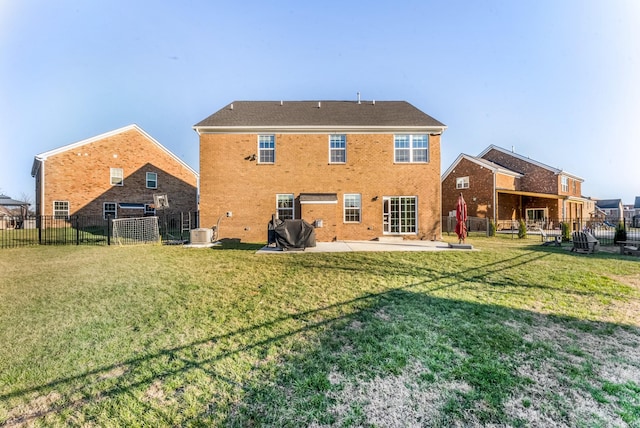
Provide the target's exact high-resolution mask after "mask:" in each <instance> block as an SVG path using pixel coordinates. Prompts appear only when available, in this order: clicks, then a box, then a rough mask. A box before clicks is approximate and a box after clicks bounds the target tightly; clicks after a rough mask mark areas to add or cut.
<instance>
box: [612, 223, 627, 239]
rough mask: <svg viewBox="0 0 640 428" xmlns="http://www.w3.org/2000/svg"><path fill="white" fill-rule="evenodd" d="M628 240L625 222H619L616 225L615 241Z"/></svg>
mask: <svg viewBox="0 0 640 428" xmlns="http://www.w3.org/2000/svg"><path fill="white" fill-rule="evenodd" d="M626 240H627V231H626V230H625V228H624V222H619V223H618V225H617V226H616V234H615V235H614V237H613V243H614V244H617V243H618V242H620V241H626Z"/></svg>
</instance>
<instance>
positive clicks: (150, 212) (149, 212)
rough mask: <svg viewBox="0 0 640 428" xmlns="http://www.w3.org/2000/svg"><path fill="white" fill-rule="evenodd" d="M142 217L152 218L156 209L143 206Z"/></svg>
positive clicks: (148, 205)
mask: <svg viewBox="0 0 640 428" xmlns="http://www.w3.org/2000/svg"><path fill="white" fill-rule="evenodd" d="M144 215H145V216H154V215H156V209H155V207H154V206H153V205H151V204H144Z"/></svg>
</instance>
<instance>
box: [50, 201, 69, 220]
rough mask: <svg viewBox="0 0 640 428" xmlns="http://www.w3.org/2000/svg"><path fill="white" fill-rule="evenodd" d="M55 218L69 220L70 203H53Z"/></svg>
mask: <svg viewBox="0 0 640 428" xmlns="http://www.w3.org/2000/svg"><path fill="white" fill-rule="evenodd" d="M53 217H54V218H68V217H69V201H53Z"/></svg>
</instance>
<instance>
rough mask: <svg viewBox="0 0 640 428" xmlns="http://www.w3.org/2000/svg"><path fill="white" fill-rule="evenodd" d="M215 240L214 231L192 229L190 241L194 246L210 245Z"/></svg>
mask: <svg viewBox="0 0 640 428" xmlns="http://www.w3.org/2000/svg"><path fill="white" fill-rule="evenodd" d="M211 238H213V229H207V228H200V229H191V235H190V241H191V243H192V244H210V243H211Z"/></svg>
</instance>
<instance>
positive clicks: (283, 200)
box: [276, 194, 295, 220]
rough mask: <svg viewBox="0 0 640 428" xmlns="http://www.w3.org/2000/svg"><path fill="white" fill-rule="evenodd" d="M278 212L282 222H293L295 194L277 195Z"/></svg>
mask: <svg viewBox="0 0 640 428" xmlns="http://www.w3.org/2000/svg"><path fill="white" fill-rule="evenodd" d="M276 210H277V213H278V218H279V219H280V220H292V219H294V218H295V211H294V204H293V194H279V195H276Z"/></svg>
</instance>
